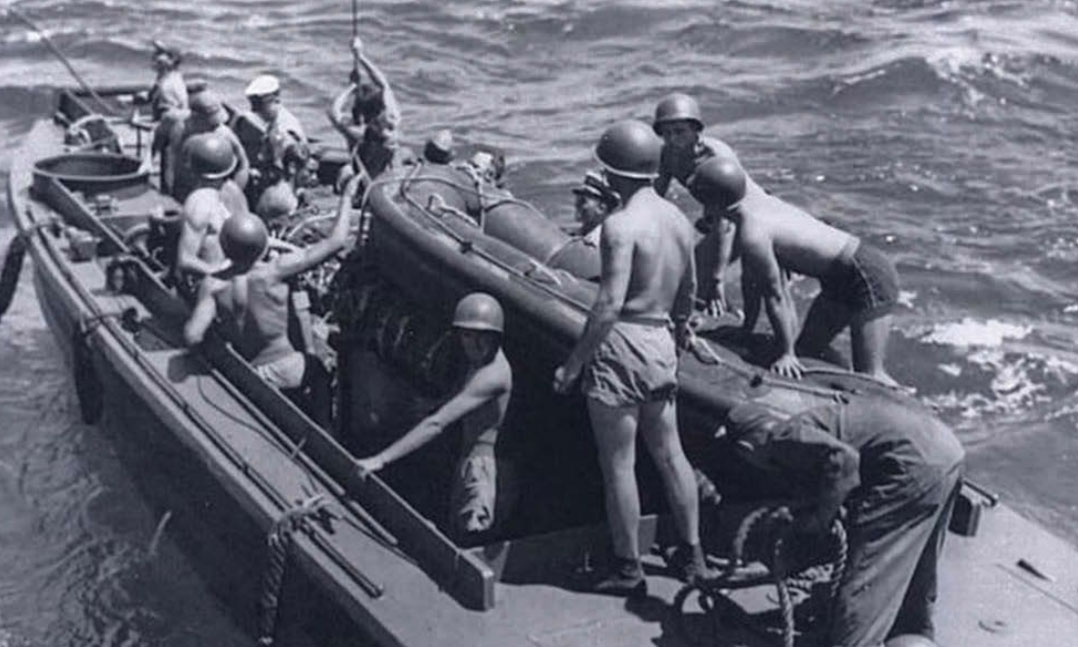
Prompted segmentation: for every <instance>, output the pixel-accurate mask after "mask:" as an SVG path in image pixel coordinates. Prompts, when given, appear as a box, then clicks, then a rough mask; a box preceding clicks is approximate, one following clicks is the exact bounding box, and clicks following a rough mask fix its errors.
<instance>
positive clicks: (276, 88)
mask: <svg viewBox="0 0 1078 647" xmlns="http://www.w3.org/2000/svg"><path fill="white" fill-rule="evenodd" d="M280 91H281V82H280V81H278V80H277V77H275V76H273V75H272V74H262V75H260V76H256V77H255V78H254V80H253V81H251V82H250V83H248V84H247V89H246V90H244V91H243V94H244V95H246V96H248V97H266V96H269V95H271V94H277V93H278V92H280Z"/></svg>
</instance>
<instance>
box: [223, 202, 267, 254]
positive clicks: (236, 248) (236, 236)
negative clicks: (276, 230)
mask: <svg viewBox="0 0 1078 647" xmlns="http://www.w3.org/2000/svg"><path fill="white" fill-rule="evenodd" d="M220 241H221V249H222V250H223V251H224V253H225V256H227V257H228V258H229V259H230V260H231V261H232V262H233V263H236V264H237V265H250V264H251V263H254V262H255V261H257V260H258V259H259V258H261V257H262V254H264V253H265V251H266V247H267V245H269V233H268V232H267V231H266V225H265V224H264V223H263V222H262V220H261V219H260V218H259V217H258V216H255V215H253V214H250V213H237V214H235V215H232V216H229V218H228V219H227V220H225V224H224V225H223V226H222V227H221V235H220Z"/></svg>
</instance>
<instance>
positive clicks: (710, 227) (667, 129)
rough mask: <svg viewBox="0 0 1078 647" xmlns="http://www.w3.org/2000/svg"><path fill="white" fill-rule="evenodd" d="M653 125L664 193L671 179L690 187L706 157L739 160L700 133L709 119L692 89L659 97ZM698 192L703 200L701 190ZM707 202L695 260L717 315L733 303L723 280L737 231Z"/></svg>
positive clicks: (705, 297) (708, 306) (707, 303)
mask: <svg viewBox="0 0 1078 647" xmlns="http://www.w3.org/2000/svg"><path fill="white" fill-rule="evenodd" d="M652 127H653V128H654V129H655V133H656V134H657V135H659V136H660V137H662V138H663V152H662V157H661V159H660V161H659V177H658V178H657V179H656V180H655V190H656V191H657V192H658V193H659V195H661V196H665V195H666V192H667V190H668V189H669V188H670V182H671V181H672V180H677V181H678V182H680V183H681V184H682V186H684V187H685V188H687V189H689V191H690V193H691V192H692V187H691V186H690V181H689V179H690V178H691V177H692V174H693V173H694V172H695V171H696V169H697V167H698V166H699V165H700V164H701V163H702V162H704V161H705V160H708V159H711V158H713V157H725V158H727V159H732V160H735V161H736V160H737V155H736V154H735V153H734V150H733V149H732V148H730V147H729V146H728V145H727V144H726V143H725V142H723V141H721V140H719V139H715V138H713V137H704V136H703V135H701V133H702V132H703V130H704V122H703V121H702V120H701V118H700V106H699V104H697V103H696V99H693V98H692V97H690V96H689V95H687V94H682V93H680V92H674V93H672V94H669V95H667V96H666V97H664V98H663V99H662V100H661V101H659V103H658V105H657V106H656V107H655V119H654V121H653V122H652ZM748 183H749V185H750V186H753V187H755V186H756V183H755V182H753V181H752V178H749V179H748ZM693 197H695V198H696V199H697V200H698V201H700V198H699V196H696V195H693ZM701 202H702V201H701ZM703 207H704V215H703V218H701V219H700V220H699V221H698V222H697V223H696V225H697V229H699V230H700V231H701V232H702V233H704V234H705V237H704V239H703V240H702V241H700V243H699V244H698V246H697V251H696V254H697V257H696V262H697V265H698V266H699V270H700V273H701V274H700V277H699V283H700V286H699V288H700V300H701V301H703V304H704V310H705V311H706V312H707V313H708V314H709V315H712V316H718V315H721V314H723V313H724V312H726V311H727V309H728V307H727V303H726V287H725V284H724V283H723V281H724V277H725V275H726V267H727V266H728V265H729V264H730V259H731V255H732V248H733V241H734V235H735V234H734V230H733V229H734V228H733V223H731V222H730V221H728V220H723V219H721V218H719V215H720V214H718V213H715V211H714V210H713V209H710V208H709V207H708V205H707V204H703Z"/></svg>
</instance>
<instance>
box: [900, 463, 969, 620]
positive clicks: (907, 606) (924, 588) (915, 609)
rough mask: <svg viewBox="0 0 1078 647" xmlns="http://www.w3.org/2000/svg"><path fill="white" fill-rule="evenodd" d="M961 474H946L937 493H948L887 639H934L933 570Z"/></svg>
mask: <svg viewBox="0 0 1078 647" xmlns="http://www.w3.org/2000/svg"><path fill="white" fill-rule="evenodd" d="M961 474H962V470H961V469H960V468H958V467H956V468H955V469H954V471H953V472H952V473H951V474H948V475H947V477H946V479H945V480H944V482H943V484H942V485H941V486H940V488H941V491H943V492H950V495H949V496H948V497H947V501H946V503H944V505H943V507H942V508H941V509H940V512H939V516H938V517H937V518H936V525H935V528H934V529H933V530H932V535H931V536H930V537H929V538H928V543H927V544H926V545H925V549H924V551H923V552H922V553H921V558H920V559H919V560H918V561H917V568H916V569H915V570H914V571H913V579H912V580H911V581H910V585H909V588H907V589H906V595H905V597H904V598H903V600H902V607H901V608H900V609H899V611H898V618H896V619H895V625H894V627H892V628H891V635H890V636H888V638H893V637H894V636H901V635H903V634H917V635H919V636H924V637H926V638H930V639H935V633H936V632H935V625H934V623H933V621H932V615H933V611H934V609H935V606H936V593H937V591H936V582H937V578H936V569H937V565H938V563H939V557H940V554H941V553H942V552H943V540H944V539H945V538H946V537H947V525H948V524H949V523H950V520H951V511H952V510H953V509H954V502H955V499H957V498H958V491H959V489H961V487H962V485H961Z"/></svg>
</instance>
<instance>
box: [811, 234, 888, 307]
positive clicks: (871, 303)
mask: <svg viewBox="0 0 1078 647" xmlns="http://www.w3.org/2000/svg"><path fill="white" fill-rule="evenodd" d="M853 246H855V247H853ZM851 247H853V249H852V250H849V251H846V252H844V253H843V254H841V255H840V256H839V258H837V259H835V261H834V262H833V263H832V265H831V269H830V271H829V272H828V273H827V276H824V277H823V278H821V279H820V286H821V288H822V291H821V296H823V297H825V298H827V299H831V300H833V301H836V302H838V303H841V304H843V305H845V306H846V307H848V308H849V309H850V310H852V311H853V312H854V313H855V314H856V316H859V317H861V318H863V319H864V320H866V321H868V320H872V319H876V318H878V317H882V316H884V315H886V314H890V313H891V311H892V310H894V309H895V306H896V305H897V304H898V289H899V288H898V285H899V284H898V272H896V271H895V266H894V264H893V263H891V260H890V259H889V258H887V256H885V255H884V254H883V252H881V251H880V250H879V249H877V248H875V247H873V246H872V245H869V244H867V243H864V242H861V243H859V244H858V243H857V242H856V241H854V243H853V245H852V246H851Z"/></svg>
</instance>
